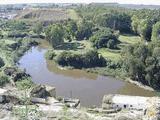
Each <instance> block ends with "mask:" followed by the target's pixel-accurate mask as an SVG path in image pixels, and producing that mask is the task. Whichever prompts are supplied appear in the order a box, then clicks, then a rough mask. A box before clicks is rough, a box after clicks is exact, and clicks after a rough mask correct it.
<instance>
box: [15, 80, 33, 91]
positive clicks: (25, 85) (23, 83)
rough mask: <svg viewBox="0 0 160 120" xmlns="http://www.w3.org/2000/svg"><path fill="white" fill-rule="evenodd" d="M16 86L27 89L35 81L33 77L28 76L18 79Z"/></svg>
mask: <svg viewBox="0 0 160 120" xmlns="http://www.w3.org/2000/svg"><path fill="white" fill-rule="evenodd" d="M16 86H17V87H18V89H20V90H25V89H29V88H31V87H32V86H33V82H32V80H31V79H28V78H26V79H24V80H20V81H17V82H16Z"/></svg>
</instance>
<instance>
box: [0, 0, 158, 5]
mask: <svg viewBox="0 0 160 120" xmlns="http://www.w3.org/2000/svg"><path fill="white" fill-rule="evenodd" d="M91 2H103V3H104V2H105V3H107V2H118V3H122V4H145V5H160V0H0V4H15V3H91Z"/></svg>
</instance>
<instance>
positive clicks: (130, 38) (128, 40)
mask: <svg viewBox="0 0 160 120" xmlns="http://www.w3.org/2000/svg"><path fill="white" fill-rule="evenodd" d="M119 40H120V41H121V42H122V43H125V44H136V43H139V42H141V38H140V37H139V36H134V35H120V36H119Z"/></svg>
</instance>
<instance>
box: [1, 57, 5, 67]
mask: <svg viewBox="0 0 160 120" xmlns="http://www.w3.org/2000/svg"><path fill="white" fill-rule="evenodd" d="M4 65H5V63H4V61H3V59H2V58H0V68H1V67H3V66H4Z"/></svg>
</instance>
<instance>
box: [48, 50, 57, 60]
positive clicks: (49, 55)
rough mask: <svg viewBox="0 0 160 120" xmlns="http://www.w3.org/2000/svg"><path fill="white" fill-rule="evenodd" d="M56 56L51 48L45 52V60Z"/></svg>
mask: <svg viewBox="0 0 160 120" xmlns="http://www.w3.org/2000/svg"><path fill="white" fill-rule="evenodd" d="M55 56H56V54H55V52H54V51H53V50H48V51H47V52H46V54H45V57H46V59H47V60H53V58H54V57H55Z"/></svg>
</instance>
